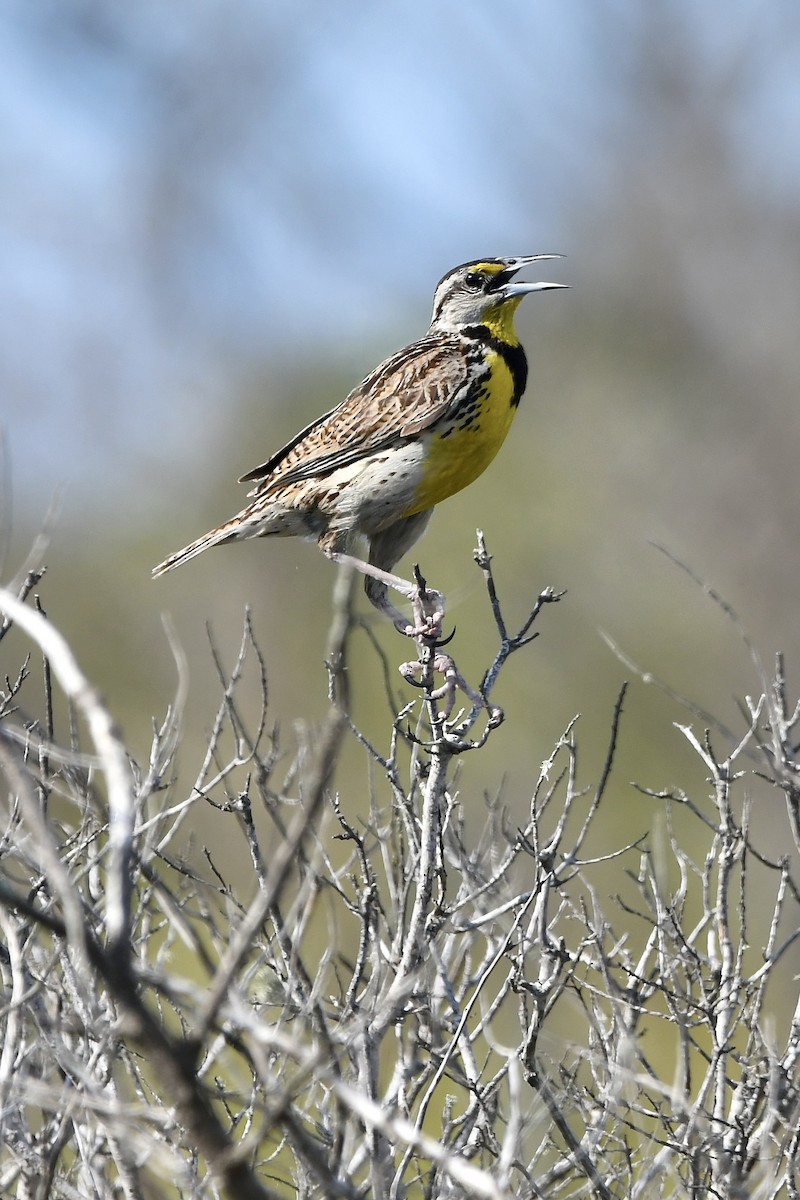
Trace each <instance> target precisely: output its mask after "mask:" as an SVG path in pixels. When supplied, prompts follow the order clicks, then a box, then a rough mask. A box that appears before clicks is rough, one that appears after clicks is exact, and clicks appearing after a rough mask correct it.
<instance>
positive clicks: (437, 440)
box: [407, 350, 516, 516]
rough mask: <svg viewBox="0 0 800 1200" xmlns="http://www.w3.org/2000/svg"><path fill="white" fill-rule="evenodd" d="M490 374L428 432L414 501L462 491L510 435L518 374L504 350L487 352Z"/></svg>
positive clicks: (421, 505) (420, 503)
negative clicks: (503, 352)
mask: <svg viewBox="0 0 800 1200" xmlns="http://www.w3.org/2000/svg"><path fill="white" fill-rule="evenodd" d="M486 361H487V365H488V366H489V368H490V370H489V374H488V376H487V377H486V378H485V379H484V381H483V383H482V385H481V387H480V389H479V390H476V393H475V395H474V396H473V397H472V398H471V399H470V400H469V401H467V402H466V403H465V404H464V405H463V406H462V407H461V408H460V409H459V411H458V412H457V413H455V414H454V415H453V416H452V417H449V418H448V419H447V421H443V422H440V423H439V424H438V425H436V426H435V427H434V428H432V429H430V430H428V432H427V433H426V434H425V435H424V439H425V442H426V453H425V461H424V467H423V474H422V479H421V482H420V485H419V488H418V489H417V492H416V495H415V500H414V507H413V508H412V509H410V510H409V512H408V514H407V515H409V516H410V515H411V514H412V513H414V512H422V510H423V509H426V508H432V507H433V505H435V504H439V503H440V501H442V500H446V499H447V497H448V496H452V495H454V494H455V493H456V492H460V491H461V489H462V488H465V487H467V486H468V484H470V483H472V482H473V480H475V479H477V478H478V476H479V475H482V474H483V472H484V471H485V470H486V468H487V467H488V465H489V463H490V462H491V461H492V459H493V458H494V456H495V455H496V454H497V451H498V450H499V449H500V447H501V446H502V444H503V442H504V441H505V439H506V435H507V433H508V431H509V429H510V428H511V422H512V421H513V419H514V414H515V413H516V407H515V405H514V403H513V400H514V379H513V377H512V374H511V371H510V370H509V367H508V365H507V363H506V361H505V359H504V358H502V356H501V355H499V354H498V353H497V352H496V351H493V350H492V351H489V352H488V353H487V355H486Z"/></svg>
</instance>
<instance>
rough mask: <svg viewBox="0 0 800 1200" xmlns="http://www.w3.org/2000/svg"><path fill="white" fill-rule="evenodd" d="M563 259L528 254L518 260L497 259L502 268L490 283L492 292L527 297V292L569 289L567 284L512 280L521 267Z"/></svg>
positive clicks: (559, 256)
mask: <svg viewBox="0 0 800 1200" xmlns="http://www.w3.org/2000/svg"><path fill="white" fill-rule="evenodd" d="M563 257H564V256H563V254H528V255H524V256H522V257H520V258H502V259H498V260H497V262H498V263H501V264H502V268H501V270H500V271H498V272H497V275H496V276H495V279H494V280H493V282H492V290H493V291H494V290H495V289H496V290H497V291H500V290H502V292H503V294H504V295H505V296H507V297H511V296H527V294H528V293H529V292H546V291H549V290H550V289H551V288H565V287H569V284H568V283H546V282H545V281H544V280H539V281H538V282H536V283H526V282H525V281H524V280H515V279H514V276H515V275H516V274H517V272H518V271H521V270H522V268H523V267H527V266H529V265H530V264H531V263H535V262H543V261H546V260H548V259H554V258H563Z"/></svg>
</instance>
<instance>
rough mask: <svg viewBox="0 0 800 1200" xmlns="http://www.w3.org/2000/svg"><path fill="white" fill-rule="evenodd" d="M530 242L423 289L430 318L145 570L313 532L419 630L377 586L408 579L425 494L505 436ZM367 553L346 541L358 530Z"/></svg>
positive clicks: (430, 495) (477, 471) (374, 597)
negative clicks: (407, 561)
mask: <svg viewBox="0 0 800 1200" xmlns="http://www.w3.org/2000/svg"><path fill="white" fill-rule="evenodd" d="M560 257H561V256H560V255H558V254H530V255H526V256H522V257H518V258H482V259H476V260H475V261H474V262H468V263H464V264H463V265H462V266H460V267H455V268H454V269H453V270H452V271H448V273H447V274H446V275H445V276H444V278H443V279H442V280H441V281H440V283H439V284H438V286H437V288H436V292H435V294H434V298H433V316H432V318H431V324H430V328H429V329H428V332H427V333H426V334H425V336H424V337H422V338H420V339H419V341H416V342H411V344H410V345H408V346H405V347H404V348H403V349H402V350H398V351H397V353H396V354H393V355H392V356H391V357H390V358H387V359H386V361H385V362H383V363H381V365H380V366H379V367H376V368H375V370H374V371H372V372H371V374H369V375H368V376H367V378H366V379H365V380H364V381H363V383H360V384H359V385H358V387H356V388H354V389H353V391H352V392H350V394H349V395H348V396H346V397H345V399H344V400H343V401H342V402H341V404H339V405H338V406H337V407H336V408H334V409H332V410H331V411H330V412H328V413H325V414H324V415H323V416H321V417H318V418H317V420H316V421H312V423H311V424H310V425H308V426H307V427H306V428H305V429H303V430H301V431H300V433H298V434H297V436H296V437H294V438H292V440H291V441H290V442H288V443H287V445H285V446H284V447H283V449H281V450H279V451H278V452H277V454H273V456H272V457H271V458H269V459H268V460H267V461H266V462H265V463H263V464H262V465H261V466H260V467H256V468H255V469H254V470H252V471H248V472H247V474H246V475H243V476H242V477H241V479H240V480H239V482H240V483H246V482H247V483H250V482H252V483H254V484H255V486H254V487H253V489H252V491H250V492H249V493H248V496H249V498H250V503H249V504H248V505H247V506H246V507H245V508H243V509H242V510H241V512H239V513H237V514H236V516H235V517H232V518H231V519H230V520H229V521H226V522H225V524H224V525H220V526H219V527H218V528H217V529H212V530H211V532H210V533H206V534H204V535H203V537H200V538H198V539H197V540H196V541H194V542H192V543H191V544H190V545H188V546H186V547H184V549H183V550H178V551H177V552H176V553H175V554H171V555H170V557H169V558H166V559H165V560H164V562H162V563H160V564H159V565H158V566H157V567H155V569H154V570H153V575H154V576H157V575H163V574H164V572H165V571H171V570H172V569H173V568H174V567H178V566H180V565H181V564H182V563H185V562H187V561H188V560H189V559H190V558H194V557H195V555H196V554H201V553H202V551H204V550H208V549H209V547H211V546H218V545H221V544H222V543H223V542H238V541H242V540H244V539H245V538H258V537H268V536H271V535H274V536H276V537H298V536H299V537H312V538H315V539H316V541H317V544H318V545H319V548H320V550H322V552H323V554H325V555H327V557H328V558H330V559H333V560H334V561H336V562H346V563H349V564H350V565H351V566H353V567H355V568H356V569H357V570H359V571H360V572H362V574H364V575H365V576H366V581H365V589H366V593H367V596H368V597H369V599H370V600H371V602H372V603H373V604H374V605H375V606H376V608H378V609H380V610H381V611H382V612H384V613H386V614H388V616H390V617H391V619H392V621H393V622H394V624H395V626H396V627H397V628H398V629H399V630H400V631H401V632H402V633H405V634H409V635H415V634H417V633H419V632H420V629H419V627H418V625H415V624H412V623H410V622H409V620H408V618H407V617H405V616H404V615H403V614H402V613H401V612H399V611H398V609H396V608H395V607H394V605H393V604H391V603H390V601H389V598H388V595H387V586H389V587H392V588H395V589H397V590H398V591H400V592H401V593H403V594H404V595H406V596H407V597H413V596H414V595H415V594H416V588H415V587H413V585H411V584H409V583H407V582H405V581H404V580H402V579H401V578H399V577H398V576H396V575H393V574H391V571H392V568H393V567H394V566H395V564H396V563H397V562H398V561H399V560H400V559H401V558H402V557H403V555H404V554H405V553H406V552H407V551H408V550H409V549H410V548H411V546H413V544H414V543H415V542H416V540H417V539H418V538H419V537H420V536H421V534H422V533H423V531H424V530H425V527H426V525H427V524H428V521H429V520H430V516H431V513H432V511H433V508H434V506H435V505H436V504H438V503H439V502H440V501H442V500H446V499H447V497H448V496H452V495H453V494H454V493H455V492H459V491H461V489H462V488H464V487H466V486H467V485H468V484H470V483H472V482H473V480H475V479H477V478H478V476H479V475H481V474H482V473H483V471H485V470H486V468H487V467H488V465H489V463H490V462H491V461H492V459H493V458H494V456H495V455H496V454H497V451H498V450H499V449H500V447H501V445H502V444H503V442H504V440H505V438H506V435H507V434H508V431H509V429H510V428H511V423H512V421H513V419H514V415H515V413H516V411H517V407H518V405H519V402H520V400H521V398H522V394H523V392H524V390H525V384H526V381H527V376H528V363H527V359H526V357H525V351H524V350H523V348H522V346H521V345H520V341H519V338H518V337H517V333H516V330H515V328H514V315H515V313H516V311H517V308H518V307H519V304H520V302H521V301H522V300H523V298H524V297H525V296H527V295H528V294H529V293H531V292H543V291H548V290H551V289H553V288H562V287H565V286H566V285H565V284H561V283H543V282H539V283H524V282H522V281H519V280H517V278H516V276H517V273H518V272H519V271H520V270H522V268H523V267H527V266H529V265H530V264H531V263H535V262H540V261H542V260H543V259H553V258H560ZM359 537H360V538H363V539H365V540H366V543H367V545H368V557H367V560H366V561H363V560H362V559H361V558H357V557H354V556H353V554H352V553H351V551H352V549H353V543H354V541H356V540H357V538H359Z"/></svg>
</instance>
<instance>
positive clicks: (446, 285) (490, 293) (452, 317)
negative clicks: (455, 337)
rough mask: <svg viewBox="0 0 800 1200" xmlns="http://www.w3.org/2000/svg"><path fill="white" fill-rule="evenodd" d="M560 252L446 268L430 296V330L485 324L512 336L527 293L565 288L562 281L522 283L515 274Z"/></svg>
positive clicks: (489, 259) (500, 332) (442, 330)
mask: <svg viewBox="0 0 800 1200" xmlns="http://www.w3.org/2000/svg"><path fill="white" fill-rule="evenodd" d="M561 257H562V256H561V255H560V254H529V255H527V256H524V257H521V258H480V259H476V260H475V261H474V262H468V263H463V264H462V265H461V266H460V267H454V268H453V270H452V271H448V272H447V274H446V275H445V276H444V278H443V279H441V280H440V281H439V284H438V286H437V288H436V292H435V293H434V297H433V316H432V318H431V330H432V331H437V332H457V331H458V330H460V329H463V328H464V327H465V326H470V325H486V326H488V327H489V329H490V330H493V331H494V332H496V333H497V334H498V335H499V336H501V337H503V338H509V337H513V336H514V331H513V319H514V313H515V312H516V310H517V307H518V305H519V304H520V302H521V300H522V299H523V297H524V296H527V295H528V293H529V292H545V291H549V290H550V289H551V288H562V287H567V284H564V283H541V282H540V283H523V282H517V281H515V276H516V274H517V272H518V271H521V270H522V268H523V267H527V266H528V265H529V264H530V263H535V262H541V261H542V260H543V259H551V258H561Z"/></svg>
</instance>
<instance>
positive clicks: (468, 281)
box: [464, 271, 483, 292]
mask: <svg viewBox="0 0 800 1200" xmlns="http://www.w3.org/2000/svg"><path fill="white" fill-rule="evenodd" d="M464 283H465V285H466V286H467V287H468V288H469V290H470V291H471V292H479V291H480V290H481V288H482V287H483V276H482V275H481V274H480V273H479V272H478V271H470V273H469V275H465V276H464Z"/></svg>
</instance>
